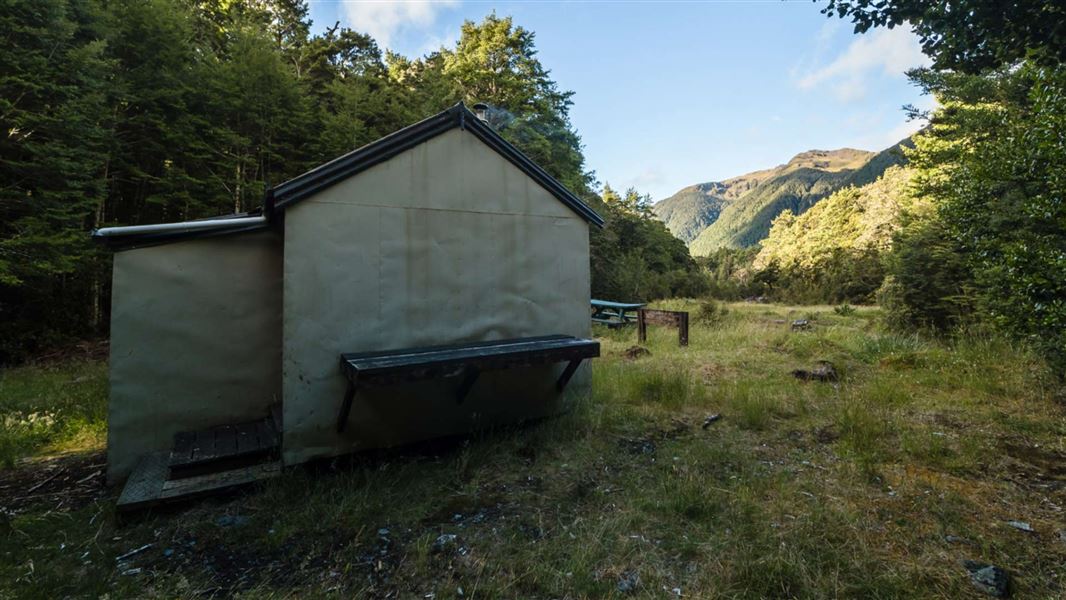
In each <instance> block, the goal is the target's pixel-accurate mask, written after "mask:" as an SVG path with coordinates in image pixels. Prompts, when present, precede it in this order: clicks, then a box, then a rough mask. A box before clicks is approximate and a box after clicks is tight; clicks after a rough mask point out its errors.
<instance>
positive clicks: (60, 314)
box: [0, 0, 113, 360]
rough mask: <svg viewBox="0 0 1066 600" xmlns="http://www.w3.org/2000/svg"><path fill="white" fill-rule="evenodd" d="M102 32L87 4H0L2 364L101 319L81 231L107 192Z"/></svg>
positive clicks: (91, 258)
mask: <svg viewBox="0 0 1066 600" xmlns="http://www.w3.org/2000/svg"><path fill="white" fill-rule="evenodd" d="M101 27H102V24H101V22H100V18H99V14H98V13H97V11H96V6H95V3H93V2H89V1H81V0H78V1H73V0H71V1H68V0H42V1H37V0H32V1H30V0H16V1H10V2H4V3H3V4H2V5H0V31H3V32H4V33H3V37H4V40H5V43H4V49H3V51H0V360H2V359H3V357H4V356H5V355H12V354H20V353H22V352H25V351H32V350H35V349H37V348H40V347H42V346H44V345H47V344H51V343H53V342H54V341H55V340H56V337H57V334H56V332H57V331H70V332H74V333H79V334H80V333H84V332H86V331H88V330H89V329H90V328H91V327H92V326H93V324H94V321H95V322H98V320H99V315H98V313H97V312H96V311H95V310H94V309H95V307H94V305H93V303H92V302H91V301H89V299H90V298H92V295H91V293H90V292H91V290H92V288H93V286H94V273H95V272H97V271H99V270H100V267H99V262H100V260H99V256H98V255H97V253H96V252H95V251H94V249H93V248H92V247H91V245H90V244H89V243H88V239H87V238H86V237H85V235H84V234H83V231H84V230H85V228H86V226H88V225H91V224H92V221H93V218H94V215H96V214H97V211H98V210H99V207H100V206H101V205H102V204H103V202H104V196H105V190H104V182H103V176H104V174H105V172H106V169H107V144H108V139H109V132H108V127H107V125H108V118H109V115H110V110H109V105H108V97H107V94H108V87H109V81H108V80H109V75H110V72H111V69H112V67H113V64H112V63H111V61H110V60H109V58H108V57H107V56H106V52H105V48H106V47H105V44H104V43H102V42H101V41H100V40H99V38H100V36H101ZM72 298H79V299H80V300H81V301H71V299H72Z"/></svg>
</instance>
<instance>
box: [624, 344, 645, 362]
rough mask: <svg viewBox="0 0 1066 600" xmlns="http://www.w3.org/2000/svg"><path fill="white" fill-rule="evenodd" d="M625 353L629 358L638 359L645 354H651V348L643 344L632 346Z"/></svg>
mask: <svg viewBox="0 0 1066 600" xmlns="http://www.w3.org/2000/svg"><path fill="white" fill-rule="evenodd" d="M623 354H625V357H626V358H628V359H629V360H637V359H638V358H641V357H644V356H651V350H648V349H647V348H643V347H641V346H630V347H629V348H627V349H626V351H625V352H624V353H623Z"/></svg>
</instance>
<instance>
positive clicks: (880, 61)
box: [796, 27, 929, 102]
mask: <svg viewBox="0 0 1066 600" xmlns="http://www.w3.org/2000/svg"><path fill="white" fill-rule="evenodd" d="M928 64H929V59H928V58H927V57H926V56H925V55H924V54H922V49H921V46H920V45H919V43H918V38H917V37H916V36H915V35H914V34H913V33H911V32H910V31H908V30H906V29H904V28H901V27H897V28H895V29H875V30H874V31H873V32H871V33H868V34H865V35H862V36H859V37H858V38H856V39H855V40H854V41H853V42H851V44H849V45H848V47H847V48H846V49H845V50H844V51H843V52H842V53H841V54H840V55H839V56H837V57H836V58H834V59H833V60H832V61H830V62H829V63H828V64H826V65H824V66H821V67H818V68H814V69H810V70H808V71H807V72H806V73H804V74H801V75H800V76H799V78H798V80H797V81H796V85H797V86H798V87H799V88H800V89H804V90H809V89H814V88H817V87H822V86H824V87H828V88H829V89H830V90H832V92H833V93H834V94H835V95H836V96H837V98H838V99H840V100H841V101H842V102H854V101H856V100H861V99H862V98H863V97H864V96H865V95H866V90H867V88H868V82H869V78H870V77H871V76H873V75H877V74H881V75H887V76H890V77H902V76H903V74H904V72H905V71H907V69H910V68H913V67H919V66H923V65H928Z"/></svg>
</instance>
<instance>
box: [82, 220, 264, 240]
mask: <svg viewBox="0 0 1066 600" xmlns="http://www.w3.org/2000/svg"><path fill="white" fill-rule="evenodd" d="M266 222H267V219H266V217H265V216H263V215H260V216H256V217H234V218H229V219H205V220H203V221H184V222H181V223H158V224H155V225H128V226H125V227H103V228H101V229H97V230H95V231H93V234H92V235H93V237H94V238H112V237H117V236H127V235H142V234H154V233H176V232H184V231H204V230H210V229H230V228H236V227H242V228H243V227H247V226H249V225H266Z"/></svg>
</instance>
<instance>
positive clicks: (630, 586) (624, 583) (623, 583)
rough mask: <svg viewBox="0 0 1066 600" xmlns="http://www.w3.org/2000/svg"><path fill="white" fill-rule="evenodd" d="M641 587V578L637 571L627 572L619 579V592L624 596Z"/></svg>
mask: <svg viewBox="0 0 1066 600" xmlns="http://www.w3.org/2000/svg"><path fill="white" fill-rule="evenodd" d="M638 586H640V576H639V575H637V573H636V572H635V571H626V572H625V573H622V577H621V578H619V579H618V591H619V592H621V593H623V594H632V593H633V592H635V591H637V587H638Z"/></svg>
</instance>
